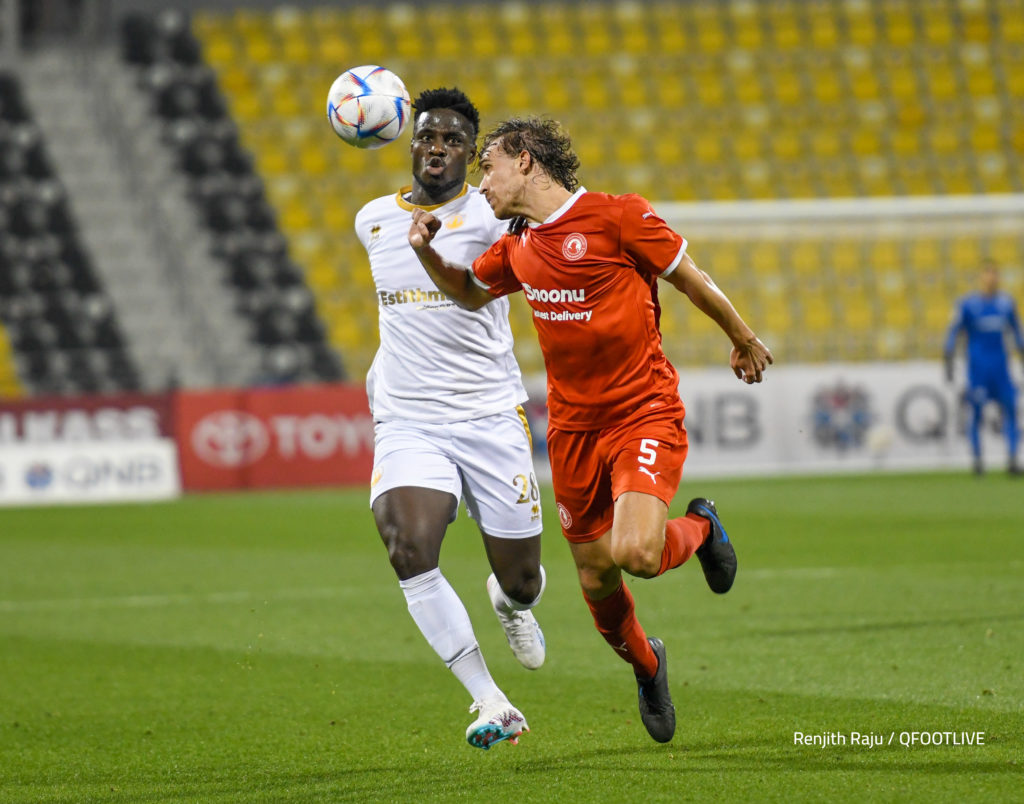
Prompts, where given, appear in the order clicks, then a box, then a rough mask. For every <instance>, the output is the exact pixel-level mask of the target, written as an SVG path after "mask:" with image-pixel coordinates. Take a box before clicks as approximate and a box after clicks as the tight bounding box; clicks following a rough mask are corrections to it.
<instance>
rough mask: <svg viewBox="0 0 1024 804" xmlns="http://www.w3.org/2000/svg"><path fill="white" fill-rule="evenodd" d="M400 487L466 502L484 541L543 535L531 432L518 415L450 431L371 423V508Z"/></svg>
mask: <svg viewBox="0 0 1024 804" xmlns="http://www.w3.org/2000/svg"><path fill="white" fill-rule="evenodd" d="M399 486H416V487H418V488H428V489H437V490H438V491H446V492H448V493H450V494H452V495H453V496H454V497H455V498H456V499H459V498H462V499H464V500H465V501H466V510H467V511H469V515H470V516H471V517H473V519H475V520H476V523H477V525H478V526H479V527H480V529H481V530H482V531H483V532H484V533H486V534H487V535H489V536H496V537H499V538H504V539H523V538H526V537H528V536H536V535H537V534H538V533H540V532H541V511H540V490H539V489H538V487H537V476H536V474H534V471H533V448H532V444H531V439H530V427H529V425H528V424H527V421H526V414H525V413H524V412H523V409H522V408H521V407H518V408H516V409H515V410H510V411H509V412H508V413H497V414H495V415H493V416H485V417H483V418H480V419H470V420H469V421H464V422H453V423H451V424H424V423H421V422H407V421H395V422H377V424H376V425H375V427H374V450H373V477H372V479H371V481H370V505H373V501H374V500H376V499H377V497H379V496H380V495H381V494H383V493H384V492H385V491H389V490H390V489H393V488H398V487H399Z"/></svg>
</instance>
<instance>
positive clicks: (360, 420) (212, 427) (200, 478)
mask: <svg viewBox="0 0 1024 804" xmlns="http://www.w3.org/2000/svg"><path fill="white" fill-rule="evenodd" d="M174 419H175V427H176V429H177V433H178V449H179V457H180V461H181V477H182V484H183V486H184V488H185V489H186V490H189V491H192V490H195V491H199V490H203V491H205V490H213V489H240V488H282V487H287V486H337V485H352V484H362V483H369V481H370V471H371V469H372V467H373V420H372V419H371V418H370V409H369V404H368V402H367V399H366V391H365V390H364V389H363V388H362V387H361V386H349V385H323V386H310V387H296V388H269V389H256V390H247V391H208V392H198V391H197V392H192V391H186V392H182V393H179V394H177V395H176V396H175V400H174Z"/></svg>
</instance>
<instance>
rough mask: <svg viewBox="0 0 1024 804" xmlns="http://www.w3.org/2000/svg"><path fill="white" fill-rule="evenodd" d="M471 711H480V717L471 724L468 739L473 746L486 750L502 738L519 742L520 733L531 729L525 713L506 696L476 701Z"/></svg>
mask: <svg viewBox="0 0 1024 804" xmlns="http://www.w3.org/2000/svg"><path fill="white" fill-rule="evenodd" d="M469 711H470V712H479V713H480V717H478V718H477V719H476V720H474V721H473V722H472V723H470V724H469V728H468V729H466V740H467V741H468V742H469V744H470V745H472V746H473V747H475V748H482V749H484V751H486V750H488V749H489V748H490V747H491V746H492V745H494V743H500V742H501V741H502V740H508V741H509V742H510V743H511V744H512V745H516V744H518V743H519V735H521V734H522V733H523V732H524V731H529V730H530V727H529V726H527V725H526V718H525V717H523V713H522V712H520V711H519V710H518V709H516V708H515V707H514V706H512V704H510V703H509V702H508V700H507V699H505V698H492V699H490V700H487V701H475V702H474V703H473V705H472V706H471V707H469Z"/></svg>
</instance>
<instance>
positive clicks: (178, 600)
mask: <svg viewBox="0 0 1024 804" xmlns="http://www.w3.org/2000/svg"><path fill="white" fill-rule="evenodd" d="M345 591H346V590H345V589H344V588H343V587H324V588H320V589H279V590H275V591H272V592H268V593H258V592H209V593H207V594H197V595H188V594H177V595H125V596H122V597H80V598H55V599H52V600H0V614H20V613H26V612H38V611H81V610H85V609H141V608H160V607H164V606H187V605H192V604H196V603H200V604H207V603H212V604H223V603H242V602H245V601H260V600H304V599H314V598H327V597H336V596H338V595H341V594H344V593H345Z"/></svg>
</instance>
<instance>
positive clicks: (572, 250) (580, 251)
mask: <svg viewBox="0 0 1024 804" xmlns="http://www.w3.org/2000/svg"><path fill="white" fill-rule="evenodd" d="M586 253H587V238H585V237H584V236H583V235H581V234H577V233H576V232H573V233H572V234H571V235H566V237H565V240H563V241H562V256H564V257H565V258H566V259H567V260H571V261H572V262H576V260H578V259H581V258H582V257H583V255H584V254H586Z"/></svg>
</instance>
